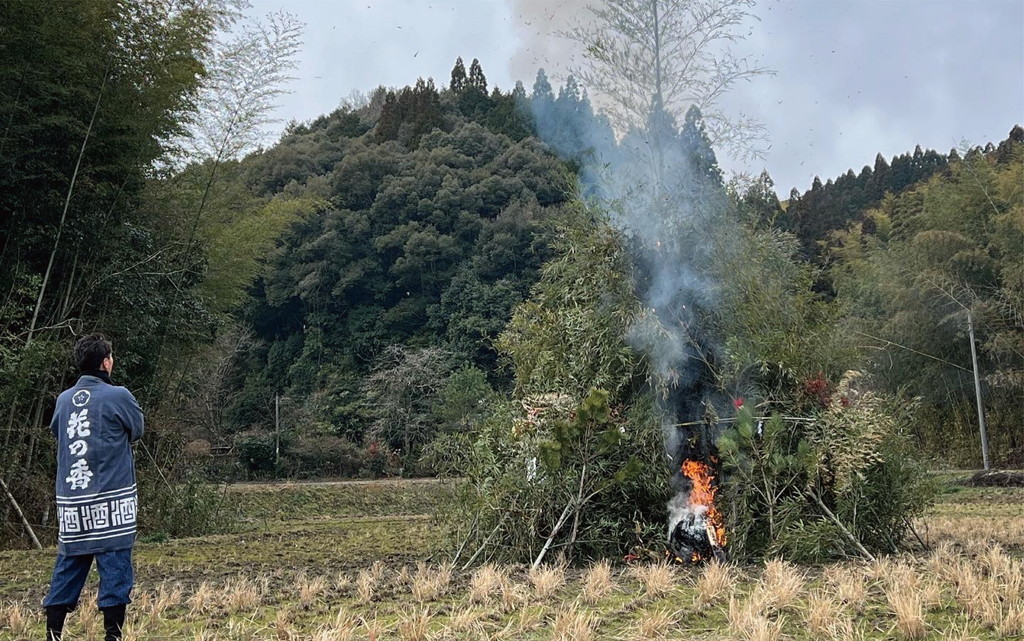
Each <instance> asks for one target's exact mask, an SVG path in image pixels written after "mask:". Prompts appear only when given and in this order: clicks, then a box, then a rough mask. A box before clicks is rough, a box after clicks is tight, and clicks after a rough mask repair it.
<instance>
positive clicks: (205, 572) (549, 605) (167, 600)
mask: <svg viewBox="0 0 1024 641" xmlns="http://www.w3.org/2000/svg"><path fill="white" fill-rule="evenodd" d="M444 491H445V490H444V488H443V486H441V485H439V484H437V483H434V482H423V481H419V482H416V481H412V482H395V481H389V482H376V483H373V482H371V483H358V484H317V485H286V486H280V485H271V486H242V487H236V488H232V489H231V490H230V491H229V492H230V494H229V499H230V500H229V504H230V505H232V507H233V509H235V510H237V513H238V517H239V526H238V528H237V529H236V530H235V531H234V532H233V533H232V534H223V535H217V536H207V537H202V538H195V539H179V540H172V541H166V542H145V541H143V542H140V543H139V545H138V546H137V548H136V564H137V572H138V585H137V589H136V594H135V603H134V604H133V606H132V607H131V609H130V614H129V621H130V626H129V630H128V632H127V635H126V639H132V640H134V639H146V640H149V639H154V640H155V639H186V640H193V639H194V640H204V641H206V640H213V639H222V640H226V641H228V640H230V641H255V640H264V639H265V640H298V639H311V640H315V641H350V640H359V641H371V640H372V641H384V640H399V641H425V640H459V641H462V640H466V641H475V640H481V641H482V640H492V639H493V640H499V639H525V640H532V641H540V640H544V641H548V640H551V641H592V640H599V639H612V640H624V641H631V640H644V639H653V640H657V639H678V640H691V639H693V640H720V639H721V640H725V639H737V640H743V641H772V640H775V639H792V640H819V639H820V640H835V641H845V640H857V641H859V640H869V639H871V640H873V639H897V640H898V639H912V640H913V639H935V640H937V639H950V640H951V641H963V640H968V639H978V640H982V639H1015V638H1024V560H1022V557H1024V490H1019V489H1000V490H988V489H986V490H978V489H969V488H960V487H958V486H955V485H952V484H951V485H950V487H949V489H948V491H947V492H946V493H944V494H943V495H942V497H941V499H940V501H939V503H938V504H937V505H936V506H935V508H934V509H933V510H932V512H931V513H930V514H929V515H928V517H927V518H926V519H924V520H923V522H922V523H919V524H918V530H919V532H920V534H921V537H922V538H923V539H924V540H925V542H926V543H927V544H928V545H929V546H930V550H929V551H923V550H921V551H919V552H917V553H908V554H906V555H904V556H900V557H890V558H883V559H879V560H877V561H876V562H875V563H864V562H861V561H855V560H851V561H849V562H846V563H842V564H836V565H830V566H825V567H814V568H805V567H795V566H792V565H789V564H787V563H785V562H781V561H773V562H769V563H766V564H764V565H762V566H733V565H724V566H723V565H708V566H705V567H703V568H679V567H670V566H665V565H623V564H622V563H619V562H612V563H608V562H599V563H595V564H593V565H591V566H589V567H587V568H569V569H567V568H562V567H559V566H546V567H543V568H540V569H538V570H537V571H533V572H531V571H528V569H526V568H524V567H495V566H490V565H484V566H482V567H478V568H475V569H472V570H470V571H466V572H463V571H460V570H459V569H453V568H450V567H447V566H446V565H444V564H443V562H442V559H443V558H444V557H443V554H442V553H441V552H440V551H439V550H438V545H439V536H438V531H437V528H436V527H435V526H434V525H433V524H432V521H431V518H430V512H431V510H432V509H433V507H434V505H436V503H437V500H438V498H439V497H440V496H441V495H442V493H443V492H444ZM53 554H54V553H53V550H52V549H50V550H44V551H42V552H36V551H12V552H2V553H0V641H8V640H14V639H42V637H43V628H42V616H41V611H40V608H39V606H38V604H39V602H40V600H41V598H42V596H43V595H44V593H45V589H46V582H47V580H48V578H49V574H48V573H49V569H50V566H51V563H52V559H53ZM88 589H89V590H90V593H89V594H87V595H86V596H85V601H84V603H86V604H87V605H88V607H82V608H79V610H78V612H76V613H75V614H73V615H72V616H71V617H70V619H69V625H68V629H67V631H66V634H65V638H66V639H68V640H69V641H70V640H78V639H101V638H102V630H101V625H100V620H99V618H98V616H97V612H96V610H95V608H94V607H92V601H93V599H94V595H95V577H93V579H92V582H91V583H90V587H89V588H88Z"/></svg>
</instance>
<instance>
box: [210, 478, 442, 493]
mask: <svg viewBox="0 0 1024 641" xmlns="http://www.w3.org/2000/svg"><path fill="white" fill-rule="evenodd" d="M442 482H443V481H442V480H441V479H437V478H416V479H351V480H345V481H252V482H245V483H229V484H223V485H221V487H223V488H224V489H225V490H227V491H228V492H249V491H253V490H256V491H263V490H277V489H289V488H296V487H346V486H353V487H358V486H371V487H374V486H376V487H388V486H398V487H400V486H408V485H437V484H440V483H442Z"/></svg>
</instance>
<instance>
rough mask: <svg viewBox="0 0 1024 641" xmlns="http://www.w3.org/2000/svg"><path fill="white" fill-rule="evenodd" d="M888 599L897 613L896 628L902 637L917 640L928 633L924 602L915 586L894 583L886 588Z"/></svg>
mask: <svg viewBox="0 0 1024 641" xmlns="http://www.w3.org/2000/svg"><path fill="white" fill-rule="evenodd" d="M886 600H887V601H888V603H889V608H890V609H891V610H892V612H893V614H895V615H896V630H897V632H898V633H899V635H900V637H901V638H903V639H908V640H910V641H916V640H917V639H923V638H925V637H926V636H927V635H928V630H927V628H926V627H925V624H924V603H923V602H922V601H921V595H920V593H919V592H917V590H916V589H915V587H913V586H911V585H908V584H894V585H892V586H890V587H889V588H888V589H887V590H886Z"/></svg>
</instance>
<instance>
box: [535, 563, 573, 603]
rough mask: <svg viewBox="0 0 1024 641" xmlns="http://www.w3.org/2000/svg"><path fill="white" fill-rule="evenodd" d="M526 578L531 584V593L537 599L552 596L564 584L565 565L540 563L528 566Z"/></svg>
mask: <svg viewBox="0 0 1024 641" xmlns="http://www.w3.org/2000/svg"><path fill="white" fill-rule="evenodd" d="M527 580H528V581H529V582H530V585H532V586H533V595H534V596H535V597H537V598H538V599H547V598H549V597H551V596H554V594H555V593H556V592H558V590H559V589H560V588H561V587H562V586H563V585H565V567H564V566H561V565H542V566H539V567H536V568H530V571H529V572H528V573H527Z"/></svg>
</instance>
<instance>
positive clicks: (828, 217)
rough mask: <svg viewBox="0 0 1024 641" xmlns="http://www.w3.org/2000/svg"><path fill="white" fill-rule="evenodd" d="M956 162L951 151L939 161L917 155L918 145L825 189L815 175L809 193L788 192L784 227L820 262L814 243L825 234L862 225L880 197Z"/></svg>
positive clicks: (830, 181)
mask: <svg viewBox="0 0 1024 641" xmlns="http://www.w3.org/2000/svg"><path fill="white" fill-rule="evenodd" d="M958 158H959V155H958V154H957V152H956V150H955V149H954V150H952V151H950V153H949V155H948V156H943V155H942V154H939V153H938V152H936V151H933V150H931V149H929V150H928V151H922V150H921V146H920V145H918V146H917V147H916V148H915V149H914V152H913V153H912V154H911V153H904V154H900V155H899V156H894V157H893V159H892V162H891V163H890V162H886V160H885V158H884V157H882V154H878V155H877V156H875V163H874V167H872V166H870V165H864V167H863V169H861V171H860V173H859V174H858V173H854V171H853V169H850V170H848V171H847V172H846V173H845V174H843V175H841V176H838V177H836V178H835V180H833V179H831V178H830V179H828V181H827V182H825V184H822V183H821V179H820V178H818V177H817V176H815V177H814V181H813V182H812V183H811V188H810V189H808V190H807V191H805V192H804V193H803V194H801V193H800V192H799V191H797V190H796V189H793V190H792V191H791V192H790V194H789V201H788V203H787V207H786V215H785V216H784V218H783V220H784V224H785V228H786V230H787V231H790V232H792V233H794V234H796V236H797V237H798V238H799V239H800V243H801V245H803V247H804V251H805V252H806V255H807V256H809V257H814V258H820V257H821V255H822V245H821V243H820V242H819V241H821V240H823V239H825V238H827V237H828V235H829V233H830V232H833V231H836V230H839V229H844V228H846V227H847V226H848V225H849V224H850V223H854V222H863V221H864V213H865V212H866V211H867V209H868V208H869V207H872V206H874V205H877V204H878V203H879V202H880V201H881V200H882V197H883V196H884V195H885V194H887V193H890V194H897V193H899V192H901V191H903V190H904V189H906V188H907V187H910V186H911V185H913V184H914V183H916V182H918V181H920V180H923V179H925V178H928V177H929V176H931V175H932V174H933V173H935V172H936V171H937V170H939V169H941V168H942V167H944V166H946V164H947V163H948V162H951V161H954V160H957V159H958Z"/></svg>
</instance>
